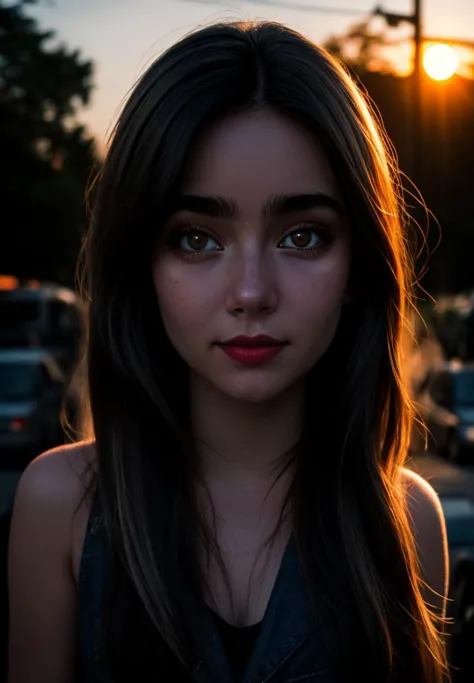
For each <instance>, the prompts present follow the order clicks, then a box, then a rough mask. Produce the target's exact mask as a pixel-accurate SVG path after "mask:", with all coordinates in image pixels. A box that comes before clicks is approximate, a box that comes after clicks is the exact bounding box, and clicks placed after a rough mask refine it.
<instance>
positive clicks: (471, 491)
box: [408, 454, 474, 683]
mask: <svg viewBox="0 0 474 683" xmlns="http://www.w3.org/2000/svg"><path fill="white" fill-rule="evenodd" d="M408 465H409V467H411V469H413V470H414V471H415V472H418V473H419V474H421V476H422V477H424V478H425V479H426V480H427V481H429V482H430V484H431V485H432V486H433V488H434V489H435V490H436V492H437V493H438V495H439V498H440V501H441V504H442V506H443V511H444V516H445V519H446V528H447V534H448V545H449V559H450V574H451V583H450V598H451V600H450V602H449V603H448V617H450V619H452V624H451V625H450V626H448V629H447V630H448V634H449V639H448V646H449V660H450V664H451V666H452V668H453V683H468V682H469V683H472V681H474V471H471V470H468V469H466V468H463V467H459V466H458V465H455V464H453V463H450V462H448V461H446V460H445V459H444V458H441V457H439V456H436V455H430V454H422V455H416V456H414V457H413V458H412V459H411V460H410V461H409V463H408Z"/></svg>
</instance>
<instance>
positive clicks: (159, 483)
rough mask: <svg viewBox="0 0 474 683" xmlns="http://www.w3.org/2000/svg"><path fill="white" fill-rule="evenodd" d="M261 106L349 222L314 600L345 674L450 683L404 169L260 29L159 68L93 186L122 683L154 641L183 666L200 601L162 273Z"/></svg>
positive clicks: (311, 572) (354, 94) (308, 531)
mask: <svg viewBox="0 0 474 683" xmlns="http://www.w3.org/2000/svg"><path fill="white" fill-rule="evenodd" d="M259 107H264V108H270V109H271V110H273V111H275V112H278V113H280V114H283V115H284V116H286V117H287V118H289V119H290V120H294V121H297V122H298V123H300V124H303V125H304V126H306V127H307V129H308V130H309V131H311V132H312V133H313V134H314V135H315V136H316V137H317V139H318V141H319V143H320V144H322V146H323V148H324V150H325V153H326V154H327V157H328V159H329V161H330V163H331V165H332V168H333V170H334V173H335V175H336V178H337V180H338V182H339V184H340V188H341V192H342V193H343V196H344V199H345V203H346V206H347V207H348V213H349V215H350V217H351V221H352V225H351V229H352V235H353V263H352V272H351V301H350V303H349V304H348V305H347V306H346V308H345V310H344V312H343V315H342V318H341V322H340V325H339V328H338V331H337V333H336V337H335V339H334V341H333V343H332V345H331V347H330V349H329V351H328V352H327V353H326V355H325V357H324V358H323V359H322V360H321V361H320V362H319V363H318V365H317V367H316V368H315V369H314V370H313V371H312V373H311V374H310V376H309V377H308V382H307V383H308V387H307V401H306V421H305V427H304V430H303V434H302V439H301V443H300V444H299V445H298V453H297V468H296V475H295V480H294V483H293V486H292V489H291V509H292V514H293V516H294V531H295V536H296V539H297V542H298V547H299V551H300V555H301V560H302V564H303V567H304V571H305V574H306V578H307V581H308V585H309V587H310V589H311V590H312V592H313V597H314V600H315V602H316V603H317V604H318V608H320V609H322V610H323V611H324V612H325V614H326V617H327V623H328V626H329V625H330V624H332V626H333V628H334V632H335V634H336V635H337V639H336V642H337V647H338V652H339V661H343V662H344V668H345V670H346V671H354V670H357V669H354V667H357V666H364V667H365V666H366V665H367V662H370V667H369V670H370V673H371V676H372V677H373V679H374V680H387V681H388V680H390V681H397V682H401V681H403V683H407V682H410V681H413V682H415V681H416V683H419V681H428V682H430V683H435V682H436V683H438V682H440V681H441V680H444V679H443V675H444V671H445V666H446V665H445V655H444V649H443V643H442V639H441V637H440V636H439V634H438V630H437V623H436V617H435V615H434V614H433V613H432V612H430V610H429V608H428V607H427V606H426V604H425V603H424V601H423V599H422V594H421V579H420V576H419V567H418V564H417V560H416V555H415V550H414V543H413V536H412V533H411V531H410V527H409V524H408V520H407V513H406V509H405V501H404V497H403V494H402V486H401V484H400V466H401V465H403V463H404V460H405V457H406V453H407V449H408V440H409V433H410V421H411V407H410V402H409V398H408V393H407V391H406V388H405V382H404V379H403V376H402V374H403V373H402V342H403V335H404V330H405V319H406V317H407V311H408V308H409V307H410V302H411V298H410V297H411V286H412V266H411V258H410V254H409V252H408V248H407V243H408V240H407V238H406V234H405V232H406V220H405V216H404V209H403V202H402V199H401V190H400V182H399V178H398V171H397V167H396V163H395V161H394V156H393V154H392V152H391V150H390V149H389V145H388V144H387V141H386V140H385V136H384V134H383V133H382V128H381V125H380V123H379V122H378V120H377V116H376V115H375V114H374V112H373V111H372V110H371V107H370V105H369V104H368V102H367V100H366V98H365V97H364V96H363V95H362V94H361V92H360V91H359V89H358V88H357V87H356V85H355V84H354V83H353V82H352V80H351V79H350V77H349V76H348V74H347V73H346V71H345V70H344V68H343V67H342V66H341V65H340V64H339V63H338V62H337V61H336V60H335V59H334V58H332V57H331V56H330V55H329V54H328V53H327V52H326V51H325V50H323V49H321V48H318V47H316V46H315V45H314V44H312V43H311V42H310V41H309V40H307V39H305V38H304V37H302V36H301V35H299V34H298V33H296V32H294V31H292V30H290V29H289V28H286V27H285V26H282V25H280V24H276V23H267V22H265V23H220V24H217V25H213V26H209V27H207V28H204V29H201V30H198V31H196V32H194V33H192V34H190V35H188V36H187V37H185V38H184V39H182V40H181V41H179V42H178V43H176V44H175V45H174V46H173V47H171V48H170V49H169V50H168V51H167V52H165V53H164V54H163V55H162V56H161V57H160V58H159V59H158V60H157V61H156V62H155V63H154V64H152V66H151V67H150V68H149V69H148V70H147V71H146V73H145V74H144V75H143V77H142V78H141V79H140V81H139V82H138V84H137V85H136V87H135V89H134V90H133V92H132V94H131V95H130V97H129V99H128V102H127V103H126V105H125V107H124V109H123V112H122V113H121V115H120V117H119V120H118V123H117V124H116V127H115V129H114V132H113V136H112V139H111V143H110V147H109V149H108V152H107V156H106V159H105V163H104V166H103V169H102V172H101V175H100V178H99V179H98V185H97V188H96V189H97V192H96V195H97V197H96V202H95V205H94V209H93V215H92V221H91V227H90V234H89V236H88V240H87V244H86V248H85V254H84V255H85V264H86V273H85V274H86V278H85V283H86V287H87V294H88V297H89V298H90V304H89V339H88V352H87V357H88V385H89V393H90V406H91V414H92V420H93V428H94V435H95V442H96V450H97V463H98V473H97V483H98V492H99V496H100V501H101V504H102V510H103V514H104V520H105V529H106V533H107V538H108V540H109V569H110V576H111V577H114V578H113V581H114V584H113V585H114V590H113V594H112V595H113V600H112V603H109V607H108V608H107V610H106V612H107V614H108V617H109V621H108V623H109V624H110V625H113V624H114V625H117V624H119V625H120V629H117V628H115V629H113V628H110V629H109V630H108V639H109V641H110V642H112V641H113V642H112V644H113V647H111V648H110V650H111V653H112V654H111V667H112V669H113V670H114V671H115V672H118V671H119V670H120V669H121V663H122V664H123V657H122V659H121V654H120V653H122V654H123V653H124V652H125V653H128V654H129V655H130V648H131V647H132V646H131V645H130V643H132V642H133V643H135V646H136V647H139V645H138V643H139V642H140V643H141V645H140V647H141V650H142V654H143V652H144V651H145V650H146V648H148V649H149V651H150V652H151V650H153V649H154V647H155V646H156V642H158V640H159V641H160V642H162V643H164V644H165V646H166V648H167V649H168V650H169V651H171V652H173V653H174V654H175V655H177V656H178V658H180V659H181V660H182V661H183V662H184V663H187V661H188V660H187V656H188V655H187V653H188V645H189V634H188V633H187V628H186V618H185V610H186V604H187V600H188V598H189V599H191V598H192V596H199V595H202V594H203V588H204V586H205V585H206V576H205V574H204V572H203V571H202V569H201V567H200V563H199V562H198V561H197V557H198V546H199V544H202V543H204V544H206V543H212V534H210V530H209V529H207V528H206V525H205V524H204V522H203V520H202V516H201V514H200V510H199V508H198V506H197V503H196V500H195V496H194V488H193V482H194V477H195V476H196V471H195V467H194V463H195V458H194V447H193V442H192V435H191V434H189V423H188V414H187V402H186V400H185V397H186V395H187V373H186V368H185V367H183V363H182V361H180V359H179V358H178V356H177V354H176V353H175V352H174V350H173V349H172V348H171V345H170V343H169V341H168V339H167V337H166V334H165V331H164V328H163V324H162V321H161V317H160V311H159V308H158V304H157V300H156V296H155V292H154V289H153V284H152V276H151V263H152V255H153V252H154V247H155V245H156V242H157V240H158V239H159V236H160V229H161V227H162V226H163V224H164V222H165V220H166V218H167V211H168V207H169V206H170V203H171V202H172V200H173V197H174V196H175V195H176V193H178V192H179V191H180V184H181V181H182V175H183V171H184V168H185V163H186V161H187V158H188V155H189V151H190V148H191V146H192V145H193V143H194V142H195V141H196V139H197V137H198V136H199V135H200V133H201V132H202V131H203V129H204V128H205V127H206V126H209V125H210V124H212V123H213V122H215V121H219V120H222V119H223V118H225V117H226V116H229V115H231V114H232V113H234V112H238V111H242V110H244V109H254V108H259ZM322 596H324V599H323V598H322ZM112 613H113V615H114V616H113V618H111V615H112ZM120 615H121V617H120ZM127 615H128V616H127ZM130 615H133V624H132V626H131V627H130V623H131V621H132V619H131V616H130ZM105 618H107V616H106V617H105ZM127 623H128V624H129V628H128V630H127V626H126V625H127ZM112 633H113V635H111V634H112ZM145 633H146V634H147V636H146V637H145ZM134 635H135V636H136V637H135V639H133V636H134ZM154 639H155V640H154ZM119 646H120V647H119ZM154 651H156V649H155V650H154ZM130 656H133V655H130ZM150 661H151V660H150ZM134 663H135V664H136V663H137V659H136V658H135V657H134ZM359 671H361V669H359ZM116 675H117V680H118V678H119V674H118V673H117V674H116Z"/></svg>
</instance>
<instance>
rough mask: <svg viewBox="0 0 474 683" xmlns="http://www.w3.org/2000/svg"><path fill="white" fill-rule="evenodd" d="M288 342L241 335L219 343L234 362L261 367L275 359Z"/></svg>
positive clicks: (263, 336)
mask: <svg viewBox="0 0 474 683" xmlns="http://www.w3.org/2000/svg"><path fill="white" fill-rule="evenodd" d="M286 344H287V342H284V341H280V340H278V339H274V338H273V337H269V336H267V335H265V334H259V335H256V336H255V337H247V336H244V335H239V336H237V337H233V338H232V339H228V340H227V341H225V342H221V343H218V344H217V346H219V348H220V349H222V351H223V352H224V353H225V354H226V355H227V356H229V358H231V359H232V360H234V361H236V362H238V363H241V364H243V365H260V364H262V363H266V362H268V361H270V360H272V359H273V358H275V357H276V356H277V355H278V354H279V353H280V351H282V349H283V348H284V346H286Z"/></svg>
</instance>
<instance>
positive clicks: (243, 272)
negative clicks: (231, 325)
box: [226, 249, 278, 317]
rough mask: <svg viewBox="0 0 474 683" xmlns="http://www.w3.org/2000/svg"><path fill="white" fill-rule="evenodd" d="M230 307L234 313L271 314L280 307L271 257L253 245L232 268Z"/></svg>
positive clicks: (227, 303)
mask: <svg viewBox="0 0 474 683" xmlns="http://www.w3.org/2000/svg"><path fill="white" fill-rule="evenodd" d="M230 271H231V272H230V273H229V274H230V275H231V277H230V283H229V288H228V291H227V298H226V307H227V311H228V312H229V313H230V314H231V315H234V316H240V317H256V316H261V315H271V314H272V313H274V311H275V310H276V309H277V307H278V288H277V278H276V273H275V267H274V264H272V261H271V258H269V257H268V255H265V254H263V253H258V252H257V250H255V249H252V250H251V252H250V253H247V254H240V256H239V257H238V258H236V262H235V263H234V264H232V267H231V269H230Z"/></svg>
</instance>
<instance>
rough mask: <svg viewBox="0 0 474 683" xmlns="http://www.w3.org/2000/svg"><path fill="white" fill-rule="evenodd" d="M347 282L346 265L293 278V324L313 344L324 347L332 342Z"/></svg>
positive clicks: (313, 345)
mask: <svg viewBox="0 0 474 683" xmlns="http://www.w3.org/2000/svg"><path fill="white" fill-rule="evenodd" d="M347 282H348V269H346V268H345V267H344V268H341V269H337V271H334V270H328V271H327V272H322V273H319V274H318V275H317V276H316V277H314V278H311V279H306V280H305V282H300V283H296V282H293V285H297V286H293V287H292V311H293V316H294V318H293V319H294V324H295V328H297V329H298V330H299V331H300V335H301V337H302V338H305V339H306V340H307V343H308V345H309V346H311V347H312V348H318V349H324V350H325V349H326V348H327V347H328V346H329V344H330V343H331V341H332V339H333V337H334V335H335V333H336V330H337V326H338V323H339V319H340V316H341V311H342V308H343V305H344V301H345V298H346V291H347ZM298 285H299V286H298ZM302 292H304V295H302Z"/></svg>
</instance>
